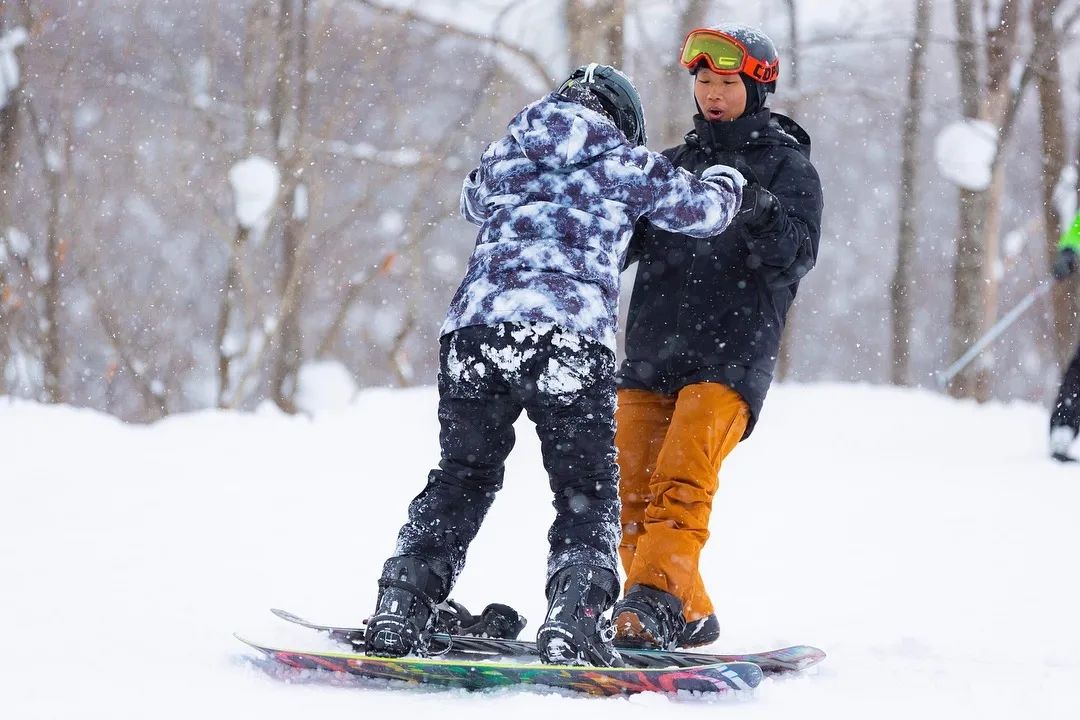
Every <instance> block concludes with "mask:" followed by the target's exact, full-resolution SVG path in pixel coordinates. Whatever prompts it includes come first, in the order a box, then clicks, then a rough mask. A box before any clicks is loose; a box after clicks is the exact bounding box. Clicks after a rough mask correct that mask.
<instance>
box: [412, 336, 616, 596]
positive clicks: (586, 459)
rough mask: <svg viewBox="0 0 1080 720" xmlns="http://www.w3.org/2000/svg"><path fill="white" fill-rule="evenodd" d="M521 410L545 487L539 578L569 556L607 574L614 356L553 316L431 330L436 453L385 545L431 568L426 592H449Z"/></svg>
mask: <svg viewBox="0 0 1080 720" xmlns="http://www.w3.org/2000/svg"><path fill="white" fill-rule="evenodd" d="M522 410H524V411H525V412H526V413H527V414H528V417H529V419H530V420H532V421H533V423H535V425H536V433H537V435H538V436H539V438H540V447H541V452H542V454H543V461H544V468H545V469H546V470H547V474H548V479H549V482H550V485H551V491H552V493H553V494H554V501H553V504H554V507H555V521H554V523H553V524H552V525H551V528H550V530H549V531H548V543H549V545H550V552H549V555H548V568H547V573H548V576H547V580H548V581H550V579H551V578H552V577H553V576H554V575H555V574H556V573H558V572H559V571H560V570H562V569H563V568H565V567H568V566H570V565H579V564H584V565H593V566H596V567H600V568H606V569H608V570H610V571H611V572H612V573H615V575H616V576H618V569H617V565H618V546H619V535H620V532H621V528H620V525H619V491H618V485H619V475H618V473H619V470H618V465H617V464H616V463H615V357H614V354H613V353H612V352H611V350H609V349H608V348H607V347H605V346H604V345H603V344H601V343H598V342H595V341H593V340H590V339H588V338H585V337H584V336H582V335H579V334H577V333H574V332H571V331H568V330H564V329H562V328H560V327H558V326H553V325H546V324H530V323H501V324H497V325H476V326H470V327H465V328H461V329H459V330H456V331H454V332H452V333H449V334H447V335H445V336H443V337H442V339H441V351H440V371H439V423H440V428H441V430H440V434H439V442H440V445H441V449H442V459H441V461H440V462H439V466H438V467H437V468H435V469H434V470H432V471H431V473H430V474H429V475H428V481H427V486H426V487H425V488H424V490H423V491H422V492H421V493H420V494H419V495H417V496H416V498H414V499H413V501H412V503H411V504H410V505H409V516H408V521H407V522H406V523H405V525H404V526H403V527H402V528H401V531H400V533H399V534H398V543H397V548H396V555H397V556H417V557H420V558H423V559H424V560H426V561H427V562H428V563H429V564H430V566H431V568H432V569H433V570H434V571H435V572H436V574H438V575H440V576H441V577H442V579H443V580H444V581H445V583H444V587H443V592H442V593H441V595H442V597H440V598H436V600H437V601H438V600H442V599H445V597H446V596H447V595H448V594H449V592H450V589H451V588H452V587H453V585H454V582H455V581H456V580H457V577H458V575H459V574H460V572H461V570H462V567H463V566H464V564H465V555H466V552H467V551H468V548H469V544H470V543H471V542H472V541H473V538H474V537H476V533H477V531H478V530H479V529H480V524H481V523H482V522H483V520H484V516H485V515H486V514H487V511H488V509H489V508H490V507H491V504H492V501H493V500H494V499H495V494H496V493H497V492H498V491H499V489H500V488H502V485H503V468H504V462H505V460H506V458H507V456H508V455H509V454H510V450H511V449H512V448H513V446H514V427H513V425H514V421H515V420H516V419H517V418H518V416H519V415H520V414H521V411H522ZM511 542H512V540H511Z"/></svg>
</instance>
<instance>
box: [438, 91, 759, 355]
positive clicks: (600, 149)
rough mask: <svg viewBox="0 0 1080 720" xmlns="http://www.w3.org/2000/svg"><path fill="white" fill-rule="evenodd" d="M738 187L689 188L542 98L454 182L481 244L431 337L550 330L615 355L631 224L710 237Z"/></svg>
mask: <svg viewBox="0 0 1080 720" xmlns="http://www.w3.org/2000/svg"><path fill="white" fill-rule="evenodd" d="M743 182H744V181H743V178H742V176H741V175H739V173H738V172H737V171H735V170H734V169H732V168H729V167H727V166H723V165H717V166H714V167H711V168H709V169H707V170H706V171H705V172H704V173H703V174H702V177H701V179H698V178H696V177H695V176H694V175H692V174H690V173H689V172H687V171H685V170H682V169H678V168H675V167H673V166H672V164H671V163H670V162H669V161H668V160H667V158H665V157H664V156H662V155H660V154H659V153H654V152H650V151H649V150H648V149H647V148H645V147H631V146H630V144H629V143H628V142H627V140H626V138H625V137H624V136H623V134H622V132H620V131H619V129H618V127H617V126H616V125H615V124H614V123H613V122H612V121H611V120H609V119H608V118H607V116H606V115H603V114H601V113H599V112H595V111H593V110H590V109H588V108H586V107H585V106H583V105H581V104H579V103H577V102H573V101H571V100H569V99H567V98H565V97H563V96H560V95H558V94H556V93H552V94H550V95H548V96H547V97H545V98H543V99H541V100H539V101H537V102H535V103H533V104H531V105H529V106H527V107H525V109H523V110H522V111H521V112H520V113H518V115H517V116H516V117H514V119H513V120H512V121H511V122H510V125H509V134H508V135H507V136H506V137H504V138H502V139H501V140H498V141H496V142H494V143H492V144H491V145H490V146H488V148H487V150H486V151H485V152H484V154H483V156H482V157H481V159H480V166H479V167H477V168H476V169H475V170H473V171H472V172H471V173H470V174H469V176H468V177H467V178H466V180H465V184H464V187H463V188H462V191H461V214H462V215H463V216H464V217H465V219H466V220H468V221H469V222H471V223H474V224H476V225H479V226H480V233H479V234H478V236H477V238H476V248H475V249H474V250H473V253H472V257H471V258H470V259H469V265H468V269H467V271H466V273H465V279H464V280H463V281H462V283H461V286H460V287H459V288H458V290H457V293H456V294H455V295H454V298H453V300H452V301H451V303H450V308H449V310H448V312H447V316H446V321H445V322H444V323H443V326H442V329H441V331H440V334H442V335H445V334H447V333H450V332H453V331H454V330H457V329H459V328H462V327H467V326H470V325H492V324H497V323H502V322H535V323H554V324H556V325H559V326H561V327H564V328H566V329H569V330H571V331H574V332H578V333H580V334H582V335H585V336H586V337H588V338H591V339H593V340H595V341H597V342H600V343H603V344H604V345H605V346H607V347H608V348H610V349H611V351H612V352H614V351H615V330H616V323H617V309H618V298H619V273H620V270H621V269H622V260H623V255H624V254H625V252H626V247H627V244H628V242H629V239H630V236H631V233H632V231H633V229H634V224H635V223H636V222H637V220H638V219H639V218H640V217H642V216H647V217H648V218H649V220H650V221H651V222H652V224H653V225H655V226H658V227H661V228H664V229H667V230H671V231H673V232H679V233H684V234H687V235H692V236H695V237H702V238H706V237H712V236H715V235H718V234H720V233H721V232H723V231H724V229H725V228H727V226H728V225H729V224H730V222H731V220H732V218H733V217H734V216H735V214H736V213H737V212H738V210H739V206H740V204H741V202H742V186H743Z"/></svg>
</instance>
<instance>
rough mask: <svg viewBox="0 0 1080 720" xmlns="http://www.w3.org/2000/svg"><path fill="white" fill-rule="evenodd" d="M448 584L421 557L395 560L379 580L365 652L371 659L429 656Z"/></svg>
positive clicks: (389, 563)
mask: <svg viewBox="0 0 1080 720" xmlns="http://www.w3.org/2000/svg"><path fill="white" fill-rule="evenodd" d="M444 587H445V583H444V581H443V579H442V577H440V576H439V575H438V574H436V573H435V572H434V571H433V570H432V569H431V566H430V565H429V564H428V563H427V562H426V561H424V560H423V559H421V558H418V557H408V556H405V557H393V558H390V559H389V560H387V561H386V564H385V565H384V566H383V575H382V577H381V578H379V599H378V602H377V604H376V606H375V614H374V615H372V616H371V618H370V619H369V620H368V623H367V631H366V632H365V634H364V649H365V652H366V653H367V654H368V655H376V656H379V657H401V656H403V655H408V654H410V653H412V654H414V655H425V654H426V653H427V648H428V643H429V641H430V640H431V634H432V632H434V629H435V618H436V612H435V605H436V603H437V602H438V600H439V599H440V597H441V595H442V594H443V593H445V590H444Z"/></svg>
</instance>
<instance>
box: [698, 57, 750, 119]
mask: <svg viewBox="0 0 1080 720" xmlns="http://www.w3.org/2000/svg"><path fill="white" fill-rule="evenodd" d="M694 98H695V99H696V100H697V104H698V107H700V108H701V114H702V115H704V116H705V119H706V120H710V121H716V120H734V119H735V118H737V117H739V116H740V115H742V114H743V112H744V111H745V110H746V86H745V85H743V81H742V78H741V77H739V76H738V75H718V74H717V73H714V72H713V71H712V70H710V69H709V68H707V67H703V68H701V69H700V70H698V73H697V75H695V76H694Z"/></svg>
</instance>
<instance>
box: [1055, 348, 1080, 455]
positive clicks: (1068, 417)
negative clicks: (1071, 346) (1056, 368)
mask: <svg viewBox="0 0 1080 720" xmlns="http://www.w3.org/2000/svg"><path fill="white" fill-rule="evenodd" d="M1058 427H1068V428H1072V431H1073V434H1074V435H1075V434H1076V433H1077V432H1080V347H1078V348H1077V349H1076V353H1075V354H1074V355H1073V359H1072V360H1071V361H1070V362H1069V367H1068V369H1066V370H1065V375H1064V376H1063V377H1062V378H1061V387H1060V388H1059V389H1058V395H1057V400H1056V401H1055V402H1054V410H1053V412H1052V413H1050V429H1051V431H1052V430H1053V429H1054V428H1058Z"/></svg>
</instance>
